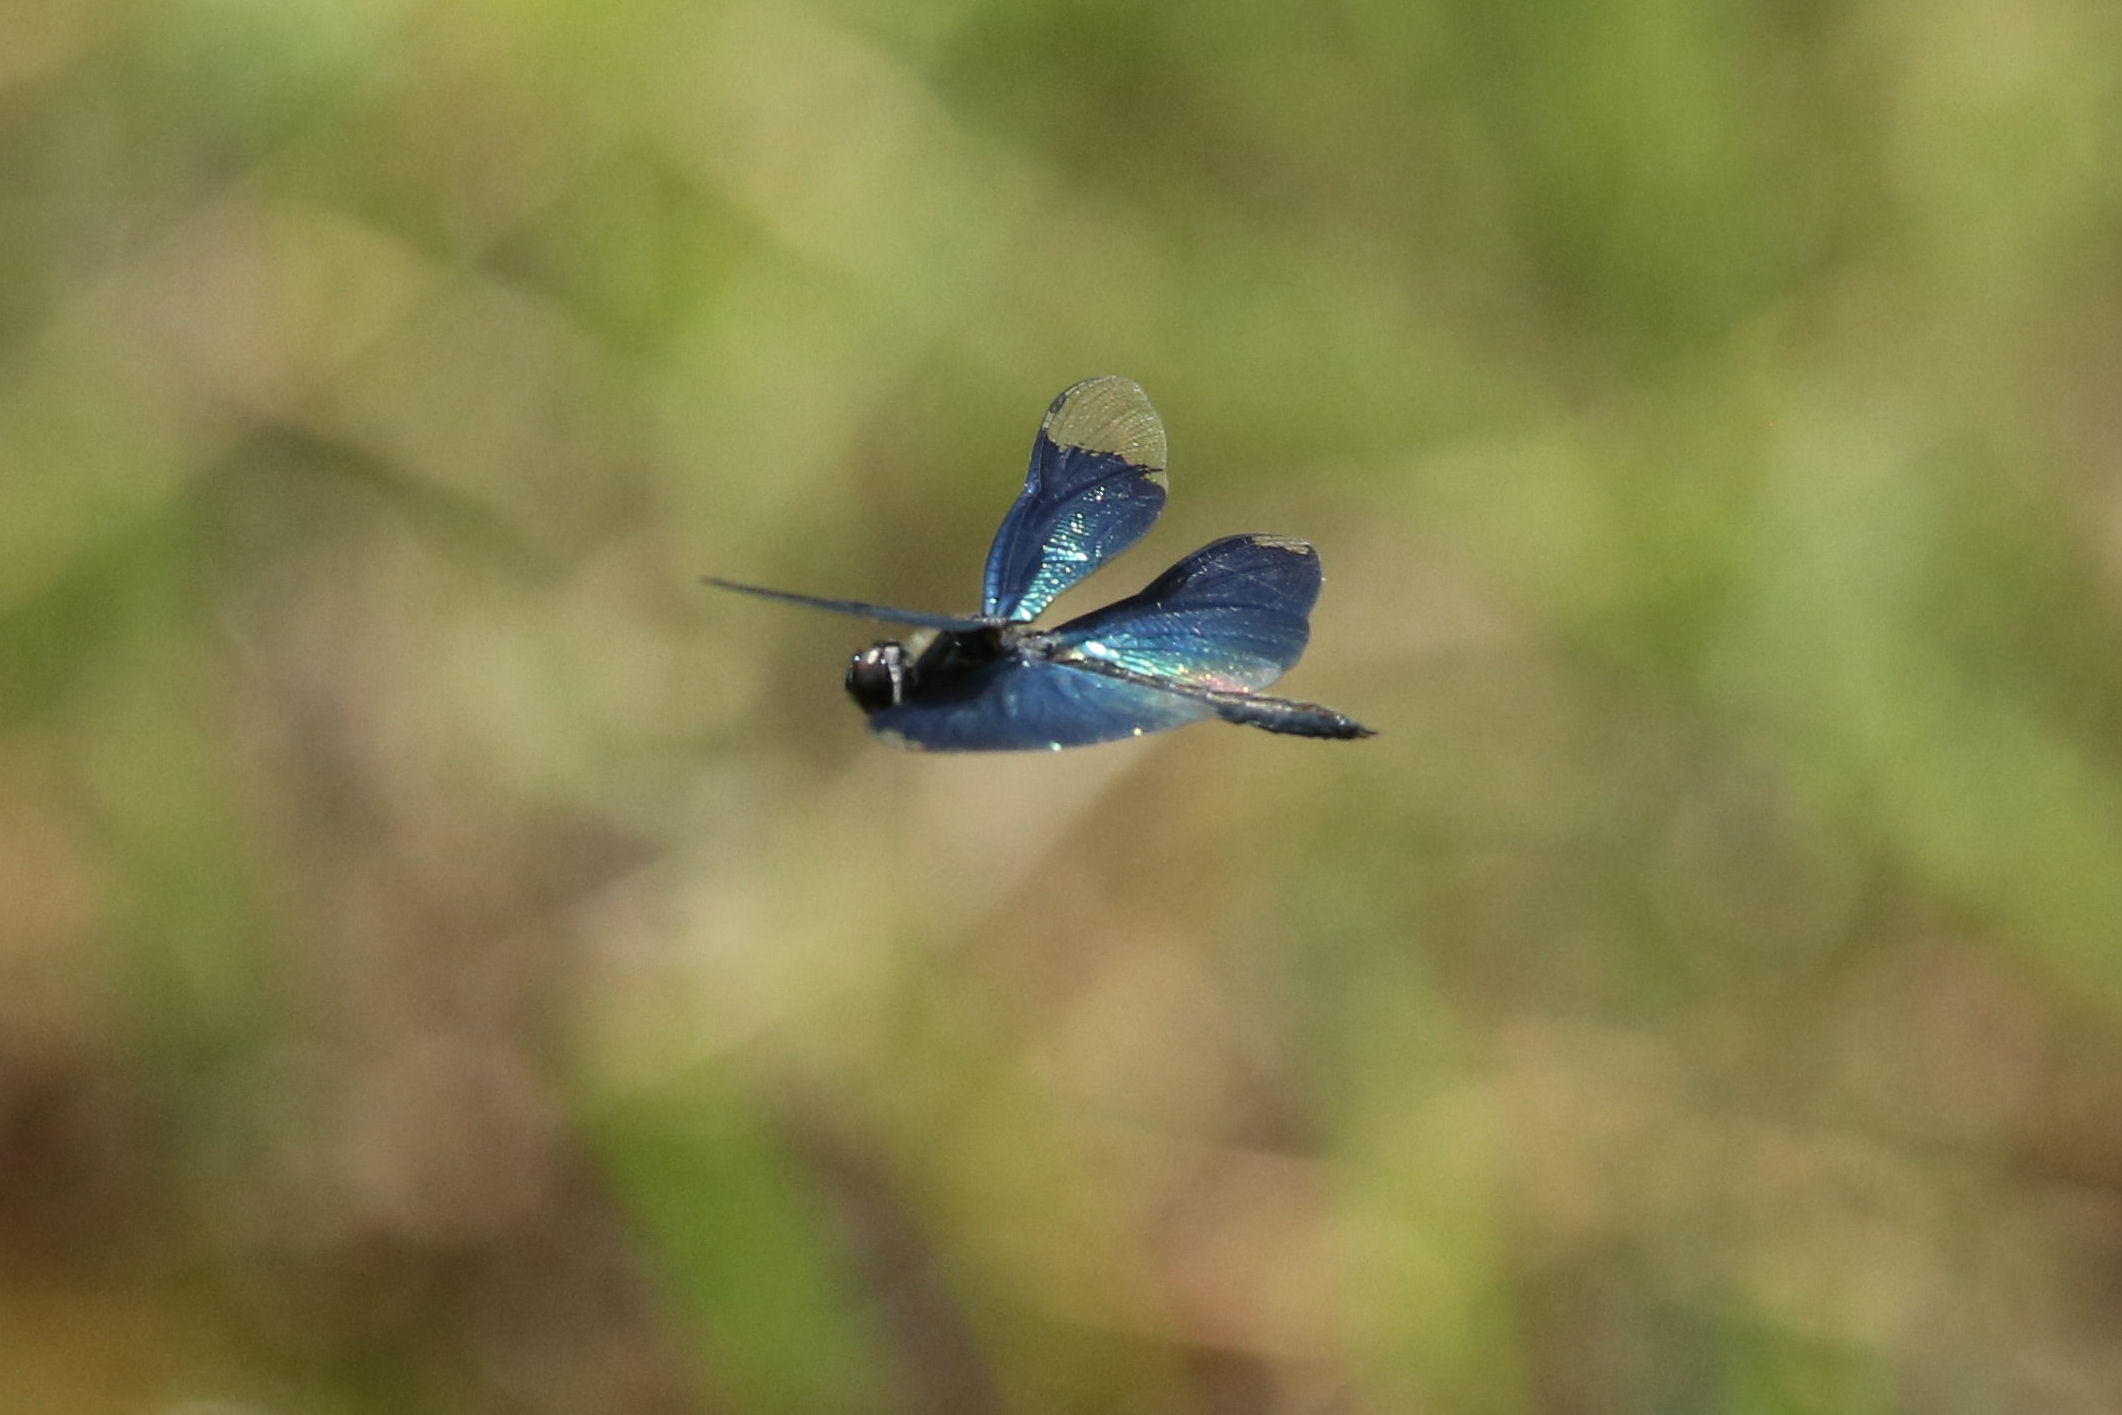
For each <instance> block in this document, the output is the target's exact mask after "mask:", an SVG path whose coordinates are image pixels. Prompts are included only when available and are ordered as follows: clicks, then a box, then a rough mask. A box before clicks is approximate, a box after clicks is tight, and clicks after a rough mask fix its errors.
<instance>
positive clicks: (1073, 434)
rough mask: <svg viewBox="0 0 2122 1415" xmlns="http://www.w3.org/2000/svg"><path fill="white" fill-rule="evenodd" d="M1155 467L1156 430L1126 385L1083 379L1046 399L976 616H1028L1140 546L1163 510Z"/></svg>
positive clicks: (991, 554) (1160, 456) (1160, 470)
mask: <svg viewBox="0 0 2122 1415" xmlns="http://www.w3.org/2000/svg"><path fill="white" fill-rule="evenodd" d="M1164 467H1165V450H1164V424H1163V423H1161V422H1159V421H1158V420H1157V410H1156V409H1155V408H1152V407H1151V406H1150V405H1149V395H1147V394H1146V393H1144V392H1143V391H1142V389H1141V387H1140V386H1139V385H1138V384H1136V383H1135V382H1134V381H1133V380H1132V379H1126V378H1117V377H1105V378H1091V379H1085V380H1084V381H1083V382H1081V383H1079V384H1077V385H1075V386H1074V387H1073V388H1070V389H1069V390H1068V391H1067V392H1065V393H1063V394H1062V395H1061V396H1060V397H1058V398H1056V399H1055V400H1054V402H1053V406H1052V407H1050V408H1048V409H1047V410H1046V420H1045V421H1044V422H1042V423H1040V424H1039V436H1038V437H1037V439H1035V440H1034V441H1033V443H1032V460H1031V467H1030V469H1029V470H1028V471H1026V473H1025V476H1024V490H1023V492H1022V493H1021V494H1020V495H1019V496H1018V497H1017V502H1016V504H1015V505H1014V506H1012V507H1010V508H1009V514H1008V515H1007V516H1004V517H1003V518H1002V525H1001V527H1000V529H998V530H997V531H996V532H995V542H994V544H993V545H992V546H990V547H989V548H988V552H987V574H986V578H985V581H984V584H983V591H984V594H983V601H982V606H981V612H982V613H983V614H986V615H988V616H989V617H991V618H997V619H1008V620H1014V621H1017V622H1019V623H1022V622H1025V621H1028V620H1032V619H1036V618H1038V617H1039V614H1040V612H1041V611H1043V610H1044V609H1045V608H1046V606H1047V605H1049V604H1051V603H1052V602H1053V599H1054V596H1056V595H1058V594H1060V593H1061V592H1062V591H1063V590H1065V589H1067V588H1068V587H1069V586H1070V585H1072V584H1074V583H1075V582H1076V581H1078V580H1080V579H1082V578H1083V577H1084V576H1085V575H1088V574H1089V573H1090V572H1091V571H1093V570H1095V569H1097V568H1098V567H1099V566H1100V565H1102V564H1104V563H1105V562H1106V561H1107V560H1110V559H1111V558H1112V557H1113V556H1115V555H1118V554H1119V553H1120V552H1121V551H1123V550H1125V549H1127V548H1128V547H1129V546H1131V545H1133V544H1134V543H1135V542H1136V541H1138V540H1140V539H1141V538H1142V536H1143V533H1144V532H1146V531H1148V530H1149V528H1150V527H1151V526H1152V525H1153V524H1155V522H1156V519H1157V514H1158V513H1159V512H1161V511H1162V510H1163V509H1164V489H1165V474H1164Z"/></svg>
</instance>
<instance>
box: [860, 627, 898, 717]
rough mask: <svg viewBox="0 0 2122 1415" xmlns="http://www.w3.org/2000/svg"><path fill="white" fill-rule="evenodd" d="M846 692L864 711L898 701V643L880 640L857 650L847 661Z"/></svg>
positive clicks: (885, 706)
mask: <svg viewBox="0 0 2122 1415" xmlns="http://www.w3.org/2000/svg"><path fill="white" fill-rule="evenodd" d="M847 695H848V696H849V697H851V698H853V699H854V700H855V702H856V703H857V704H858V705H859V706H860V707H861V709H862V710H863V711H864V712H875V711H877V710H878V709H879V708H888V707H890V706H891V705H892V704H893V703H896V702H897V701H899V646H898V645H897V644H878V645H876V646H875V647H873V648H866V649H864V650H862V652H860V653H858V654H856V655H855V656H854V659H853V660H852V661H851V662H849V664H848V665H847Z"/></svg>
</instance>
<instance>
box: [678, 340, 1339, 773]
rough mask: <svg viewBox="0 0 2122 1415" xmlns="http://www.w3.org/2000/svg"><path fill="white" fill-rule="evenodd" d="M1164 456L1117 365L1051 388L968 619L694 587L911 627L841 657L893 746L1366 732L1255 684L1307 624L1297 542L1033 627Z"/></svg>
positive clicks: (1270, 542)
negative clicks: (1207, 732) (1190, 732)
mask: <svg viewBox="0 0 2122 1415" xmlns="http://www.w3.org/2000/svg"><path fill="white" fill-rule="evenodd" d="M1166 460H1167V458H1166V449H1165V437H1164V424H1163V423H1162V422H1161V421H1160V420H1159V419H1158V417H1157V412H1156V409H1155V408H1153V407H1151V406H1150V401H1149V397H1148V395H1147V394H1145V393H1144V392H1143V391H1142V389H1141V387H1140V386H1139V385H1138V384H1136V383H1135V382H1134V381H1133V380H1132V379H1126V378H1120V377H1115V376H1107V377H1103V378H1091V379H1085V380H1084V381H1083V382H1081V383H1078V384H1075V385H1074V386H1072V387H1070V388H1068V389H1066V390H1064V391H1063V392H1062V394H1061V395H1060V396H1059V397H1058V398H1056V399H1054V401H1053V405H1052V406H1051V407H1049V408H1048V409H1047V410H1046V417H1045V419H1044V420H1043V421H1042V422H1041V423H1040V424H1039V435H1038V436H1037V437H1036V438H1035V439H1033V442H1032V455H1031V466H1030V469H1029V470H1028V471H1027V472H1026V473H1025V477H1024V490H1023V491H1022V492H1021V493H1020V494H1019V495H1018V497H1017V500H1016V503H1015V504H1014V505H1012V506H1011V507H1010V508H1009V514H1008V515H1006V516H1004V517H1003V518H1002V525H1001V526H1000V528H999V529H997V530H996V532H995V539H994V543H993V545H992V546H990V547H989V549H988V552H987V570H986V575H985V577H984V581H983V584H982V594H981V602H980V612H979V613H978V614H976V615H948V614H924V613H920V612H917V611H913V610H906V609H893V608H891V607H889V606H886V605H880V604H867V603H864V602H862V601H860V600H847V599H821V598H819V597H817V596H814V595H806V594H796V593H793V592H791V591H789V590H776V589H767V588H765V587H763V586H760V585H746V584H738V583H737V582H735V581H732V580H723V579H717V578H715V577H712V576H710V577H707V579H706V583H708V584H711V585H714V586H716V587H717V588H719V589H725V590H735V591H737V592H738V593H740V594H747V595H757V596H760V597H761V598H765V599H773V600H780V601H783V602H784V603H789V604H800V605H805V606H807V607H809V608H811V609H822V610H826V611H828V612H830V613H834V614H845V615H850V616H853V617H855V618H858V619H868V620H871V621H873V622H876V623H882V624H896V625H901V626H904V627H906V628H909V629H912V630H915V631H916V632H914V633H912V634H909V635H908V636H907V637H906V638H905V639H904V640H887V641H882V642H879V643H875V644H873V645H871V646H870V647H869V648H866V649H863V650H862V651H861V652H859V653H857V654H855V655H854V657H853V660H852V661H851V662H850V663H849V664H848V669H847V679H846V687H847V692H848V695H849V696H850V697H852V698H853V699H854V700H855V702H856V704H857V705H858V706H859V707H860V708H861V709H862V711H863V712H864V713H865V714H866V715H867V717H868V721H869V727H870V730H871V731H872V732H874V733H875V734H876V735H877V736H878V737H879V738H881V739H882V740H883V741H885V742H888V743H891V744H893V745H894V746H900V747H909V748H914V749H917V750H923V751H935V752H982V751H1024V750H1049V751H1059V750H1060V749H1062V748H1063V747H1080V746H1086V745H1089V744H1091V743H1095V742H1110V741H1115V740H1119V739H1123V738H1130V737H1141V736H1144V735H1145V734H1148V733H1151V732H1163V731H1166V730H1168V729H1170V728H1174V727H1183V726H1185V725H1187V724H1188V723H1193V722H1203V721H1207V720H1210V719H1217V718H1219V719H1221V720H1222V721H1225V722H1233V723H1239V724H1242V725H1244V726H1247V727H1258V728H1262V729H1265V730H1266V731H1269V732H1280V733H1288V734H1291V735H1294V736H1298V737H1320V738H1329V739H1341V740H1346V739H1351V738H1357V737H1370V736H1374V735H1376V734H1375V733H1373V732H1372V730H1371V729H1370V728H1368V727H1365V726H1364V725H1363V724H1361V723H1359V722H1357V721H1355V720H1354V719H1353V718H1350V717H1347V716H1345V715H1344V714H1342V713H1339V712H1336V711H1334V710H1333V709H1332V708H1329V707H1323V706H1321V705H1320V704H1318V703H1307V702H1298V701H1295V700H1294V699H1290V698H1278V697H1271V696H1269V695H1267V694H1265V693H1263V692H1261V691H1260V689H1262V688H1265V687H1267V686H1268V685H1270V684H1272V683H1273V682H1275V680H1276V679H1278V678H1280V677H1281V676H1282V675H1283V674H1284V673H1285V672H1287V671H1288V670H1289V669H1290V668H1291V667H1293V666H1294V665H1295V664H1296V662H1297V659H1298V658H1299V656H1301V655H1302V654H1303V652H1304V646H1305V643H1306V642H1307V640H1309V638H1310V637H1311V610H1312V606H1313V604H1315V603H1316V602H1317V601H1318V598H1319V586H1320V583H1321V575H1320V571H1319V552H1318V551H1316V550H1314V549H1313V548H1312V547H1311V546H1310V545H1308V544H1306V543H1305V542H1304V541H1301V540H1292V539H1290V538H1288V537H1285V536H1268V535H1239V536H1226V537H1224V538H1223V539H1221V540H1218V541H1213V542H1211V543H1210V544H1208V545H1205V546H1202V547H1201V548H1200V549H1199V550H1197V551H1195V552H1194V553H1193V554H1191V555H1189V556H1187V557H1186V558H1185V559H1183V560H1181V561H1180V562H1179V563H1178V564H1176V565H1174V566H1172V567H1171V568H1170V569H1169V570H1166V571H1165V572H1164V573H1163V574H1161V575H1159V576H1158V577H1157V578H1156V579H1154V580H1152V581H1151V582H1150V583H1149V585H1148V586H1147V587H1145V588H1144V589H1143V590H1142V591H1141V592H1140V593H1138V594H1133V595H1129V596H1128V597H1127V598H1126V599H1122V600H1118V601H1116V602H1114V603H1112V604H1108V605H1106V606H1105V607H1104V608H1103V609H1094V610H1092V611H1091V612H1090V613H1088V614H1085V615H1083V616H1081V617H1080V618H1076V619H1071V620H1069V621H1068V622H1067V623H1065V624H1061V625H1059V626H1057V627H1054V628H1050V629H1038V628H1034V627H1032V621H1034V620H1036V619H1037V618H1038V617H1039V616H1040V614H1041V613H1043V612H1044V611H1045V610H1046V608H1047V606H1048V605H1049V604H1051V603H1052V602H1053V600H1054V598H1055V597H1056V596H1057V595H1059V594H1060V593H1061V592H1062V591H1063V590H1066V589H1068V588H1069V587H1070V586H1071V585H1073V584H1075V583H1076V582H1077V581H1078V580H1080V579H1082V578H1083V577H1084V576H1086V575H1088V574H1090V573H1091V572H1092V571H1093V570H1096V569H1097V568H1098V567H1099V566H1100V565H1102V564H1104V563H1105V562H1106V561H1107V560H1110V559H1111V558H1112V557H1113V556H1115V555H1118V554H1119V553H1120V552H1121V551H1123V550H1125V549H1127V548H1128V547H1129V546H1131V545H1133V544H1134V543H1135V542H1136V541H1138V540H1140V539H1141V538H1142V536H1143V535H1144V534H1145V533H1146V532H1147V531H1148V530H1149V528H1150V526H1151V525H1152V524H1153V523H1154V522H1155V521H1156V519H1157V516H1158V514H1159V513H1160V512H1162V511H1163V509H1164V498H1165V492H1166V490H1167V488H1168V486H1169V480H1168V477H1167V475H1166V470H1165V466H1166Z"/></svg>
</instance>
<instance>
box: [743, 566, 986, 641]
mask: <svg viewBox="0 0 2122 1415" xmlns="http://www.w3.org/2000/svg"><path fill="white" fill-rule="evenodd" d="M701 583H702V584H707V585H713V586H714V587H715V588H716V589H718V590H735V591H736V592H737V593H738V594H748V595H757V596H758V597H759V598H760V599H777V600H780V601H781V602H782V603H783V604H800V605H802V606H803V607H804V608H805V609H822V610H824V611H825V612H826V613H828V614H845V615H847V616H849V617H850V618H854V619H871V620H875V621H876V622H877V623H879V624H906V625H909V626H911V627H914V628H918V629H956V630H960V631H964V630H968V629H979V628H983V627H985V625H984V622H983V621H981V620H978V619H967V618H965V617H964V616H962V615H957V614H924V613H922V612H920V611H919V610H913V609H893V608H892V607H891V606H890V605H888V604H870V603H868V602H867V601H865V600H859V599H820V598H819V597H818V596H816V595H808V594H797V593H796V592H795V591H794V590H770V589H768V588H767V587H766V586H764V585H740V584H738V583H737V582H736V581H735V580H718V579H716V578H715V577H714V576H713V575H706V576H703V577H702V578H701Z"/></svg>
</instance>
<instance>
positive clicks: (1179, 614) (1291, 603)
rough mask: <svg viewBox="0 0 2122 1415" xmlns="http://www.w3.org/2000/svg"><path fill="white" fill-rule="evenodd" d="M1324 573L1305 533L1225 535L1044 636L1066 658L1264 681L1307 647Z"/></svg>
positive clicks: (1144, 670)
mask: <svg viewBox="0 0 2122 1415" xmlns="http://www.w3.org/2000/svg"><path fill="white" fill-rule="evenodd" d="M1319 583H1320V575H1319V552H1317V551H1316V550H1313V549H1312V548H1311V547H1310V546H1309V545H1307V544H1305V543H1304V542H1303V541H1301V540H1287V539H1285V538H1283V537H1281V536H1228V537H1225V538H1224V539H1222V540H1219V541H1214V542H1211V543H1210V544H1208V545H1205V546H1203V547H1201V549H1199V550H1197V551H1195V552H1194V553H1193V554H1192V555H1189V556H1187V557H1186V558H1185V559H1184V560H1181V561H1180V562H1179V563H1178V564H1176V565H1174V566H1172V567H1171V569H1169V570H1166V571H1165V572H1164V573H1163V574H1161V575H1159V576H1158V577H1157V578H1156V579H1155V580H1153V581H1151V582H1150V584H1149V586H1148V587H1147V588H1145V589H1144V590H1143V591H1142V592H1141V593H1140V594H1135V595H1129V596H1128V597H1127V598H1126V599H1123V600H1118V601H1115V602H1114V603H1112V604H1108V605H1106V606H1105V607H1104V608H1103V609H1096V610H1092V611H1091V612H1090V613H1089V614H1086V615H1084V616H1083V617H1081V618H1080V619H1071V620H1070V621H1069V622H1068V623H1066V624H1063V625H1061V626H1060V627H1059V628H1057V629H1054V630H1053V631H1051V632H1050V633H1048V634H1046V635H1044V636H1043V637H1044V638H1045V640H1046V641H1047V643H1048V645H1049V652H1050V653H1051V655H1052V657H1053V658H1054V659H1055V660H1056V661H1059V662H1067V661H1069V660H1070V659H1089V660H1093V661H1095V662H1098V663H1104V664H1110V665H1113V666H1115V667H1118V668H1121V669H1123V670H1126V671H1127V672H1130V673H1138V674H1144V675H1148V676H1151V677H1156V678H1166V679H1172V680H1175V681H1177V682H1181V683H1189V684H1194V685H1197V686H1200V687H1204V688H1213V689H1219V690H1235V691H1244V690H1248V689H1253V688H1264V687H1266V686H1267V685H1268V684H1270V683H1272V682H1274V681H1275V680H1276V679H1277V678H1280V677H1281V676H1282V675H1283V674H1284V673H1285V672H1287V671H1288V670H1289V668H1290V667H1291V666H1292V665H1293V664H1295V663H1296V661H1297V659H1298V658H1299V657H1300V656H1301V655H1302V654H1303V653H1304V645H1305V642H1306V640H1308V639H1309V638H1310V637H1311V622H1310V615H1311V610H1312V605H1313V604H1315V603H1317V601H1318V598H1319Z"/></svg>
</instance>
